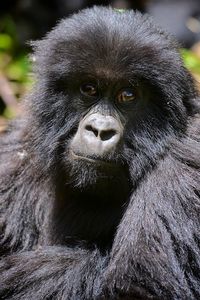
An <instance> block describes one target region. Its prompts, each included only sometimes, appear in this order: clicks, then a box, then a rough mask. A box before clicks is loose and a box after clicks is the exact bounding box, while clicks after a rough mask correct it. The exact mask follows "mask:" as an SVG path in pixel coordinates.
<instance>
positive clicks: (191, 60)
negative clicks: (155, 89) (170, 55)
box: [181, 49, 200, 75]
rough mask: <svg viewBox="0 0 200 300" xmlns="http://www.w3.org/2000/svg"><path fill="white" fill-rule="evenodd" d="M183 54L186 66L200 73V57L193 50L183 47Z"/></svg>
mask: <svg viewBox="0 0 200 300" xmlns="http://www.w3.org/2000/svg"><path fill="white" fill-rule="evenodd" d="M181 54H182V57H183V60H184V63H185V66H186V68H188V69H189V70H190V71H191V72H194V73H197V74H199V75H200V58H199V57H198V56H197V55H196V54H195V53H193V52H192V51H191V50H187V49H182V50H181Z"/></svg>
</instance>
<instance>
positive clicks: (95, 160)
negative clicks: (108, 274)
mask: <svg viewBox="0 0 200 300" xmlns="http://www.w3.org/2000/svg"><path fill="white" fill-rule="evenodd" d="M69 152H70V155H71V157H72V159H76V160H85V161H87V162H89V163H93V164H99V165H102V164H104V165H110V166H111V165H112V166H113V165H114V163H113V162H111V161H108V160H105V159H102V158H99V157H96V156H88V155H87V156H85V155H83V154H82V153H75V152H74V151H73V150H71V149H70V151H69Z"/></svg>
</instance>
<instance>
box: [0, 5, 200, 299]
mask: <svg viewBox="0 0 200 300" xmlns="http://www.w3.org/2000/svg"><path fill="white" fill-rule="evenodd" d="M33 47H34V50H35V57H36V64H35V66H34V72H35V77H36V81H35V85H34V87H33V91H32V93H31V94H30V95H28V97H27V98H26V99H25V100H24V107H25V113H24V114H23V116H22V117H21V118H20V119H19V120H16V121H15V122H14V123H12V124H11V125H10V128H9V129H8V131H7V133H6V134H5V135H4V136H2V137H1V139H0V159H1V161H0V252H1V260H0V278H1V282H0V298H1V299H10V300H11V299H15V300H33V299H34V300H35V299H37V300H44V299H46V300H47V299H48V300H49V299H56V300H61V299H63V300H66V299H70V300H79V299H80V300H83V299H84V300H91V299H94V300H103V299H104V300H106V299H113V300H116V299H119V300H122V299H145V300H147V299H170V300H172V299H173V300H178V299H179V300H180V299H181V300H184V299H185V300H186V299H187V300H188V299H190V300H193V299H200V284H199V280H200V236H199V228H200V218H199V216H200V177H199V174H200V155H199V153H200V138H199V134H200V122H199V107H198V94H197V92H196V90H195V87H194V83H193V80H192V78H191V76H190V74H189V73H188V72H187V70H186V69H185V68H184V66H183V64H182V60H181V58H180V56H179V51H178V46H177V45H176V43H175V41H174V40H173V39H172V38H171V37H169V36H168V35H167V34H166V33H165V32H163V31H162V30H160V29H159V28H158V27H157V25H155V24H154V23H153V21H152V20H151V19H150V18H149V17H148V16H146V15H141V14H140V13H138V12H133V11H126V12H123V13H119V12H117V11H114V10H112V9H111V8H102V7H94V8H93V9H86V10H83V11H81V12H80V13H78V14H76V15H73V16H71V17H70V18H68V19H65V20H62V21H61V22H60V23H59V24H58V25H57V26H56V27H55V28H54V29H53V30H52V31H51V32H50V33H49V34H47V36H46V37H45V38H44V39H43V40H41V41H39V42H36V43H34V45H33Z"/></svg>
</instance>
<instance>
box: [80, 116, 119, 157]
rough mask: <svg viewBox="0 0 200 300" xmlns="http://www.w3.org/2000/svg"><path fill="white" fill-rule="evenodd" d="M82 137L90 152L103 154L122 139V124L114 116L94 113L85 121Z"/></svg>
mask: <svg viewBox="0 0 200 300" xmlns="http://www.w3.org/2000/svg"><path fill="white" fill-rule="evenodd" d="M83 123H84V124H83V128H82V129H83V131H82V138H83V140H84V143H86V145H87V146H88V148H90V149H88V150H89V152H93V154H98V155H102V154H104V153H105V152H109V151H111V150H112V149H114V148H115V147H116V146H117V144H118V143H119V141H120V137H121V132H122V129H121V126H120V123H119V121H118V120H117V119H115V118H114V117H112V116H104V115H101V114H99V113H95V114H92V115H90V116H88V118H86V119H85V122H83Z"/></svg>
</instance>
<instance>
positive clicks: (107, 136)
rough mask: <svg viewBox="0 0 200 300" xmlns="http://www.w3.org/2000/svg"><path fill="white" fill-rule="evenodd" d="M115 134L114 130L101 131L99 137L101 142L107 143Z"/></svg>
mask: <svg viewBox="0 0 200 300" xmlns="http://www.w3.org/2000/svg"><path fill="white" fill-rule="evenodd" d="M115 134H116V131H115V130H102V131H101V132H100V134H99V135H100V138H101V140H102V141H107V140H109V139H111V138H112V137H113V136H114V135H115Z"/></svg>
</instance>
